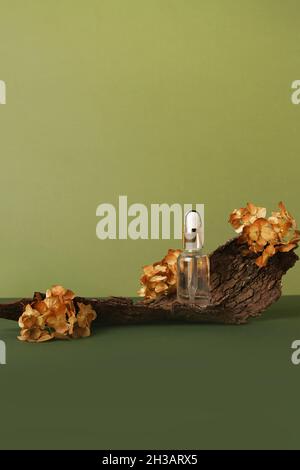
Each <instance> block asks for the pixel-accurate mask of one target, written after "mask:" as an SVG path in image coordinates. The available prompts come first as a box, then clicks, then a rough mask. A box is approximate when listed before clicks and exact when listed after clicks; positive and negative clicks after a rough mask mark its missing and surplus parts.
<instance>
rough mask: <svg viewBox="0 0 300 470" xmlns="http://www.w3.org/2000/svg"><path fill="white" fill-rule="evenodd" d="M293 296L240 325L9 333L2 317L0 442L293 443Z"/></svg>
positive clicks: (41, 445)
mask: <svg viewBox="0 0 300 470" xmlns="http://www.w3.org/2000/svg"><path fill="white" fill-rule="evenodd" d="M299 309H300V297H299V296H298V297H296V296H286V297H283V298H282V299H280V301H279V302H278V303H276V304H274V305H273V306H272V307H271V308H270V310H269V311H268V312H266V313H265V314H264V316H263V318H261V319H260V320H255V321H252V322H251V323H249V324H248V325H245V326H224V325H188V324H186V325H179V324H172V323H171V324H165V325H145V326H128V327H126V326H120V327H107V328H104V327H102V328H99V329H94V334H93V336H92V337H91V338H88V339H82V340H73V341H54V342H49V343H43V344H30V343H21V342H19V341H17V340H16V335H17V333H18V326H17V324H16V323H14V322H12V321H9V320H0V329H1V339H3V340H5V341H6V345H7V364H6V365H3V366H0V379H1V389H0V390H1V405H0V449H49V448H50V449H65V448H67V449H81V448H82V449H299V448H300V436H299V399H300V398H299V377H300V365H298V366H296V365H293V364H292V362H291V355H292V352H293V350H292V349H291V345H292V342H293V341H294V340H296V339H299V331H300V316H299Z"/></svg>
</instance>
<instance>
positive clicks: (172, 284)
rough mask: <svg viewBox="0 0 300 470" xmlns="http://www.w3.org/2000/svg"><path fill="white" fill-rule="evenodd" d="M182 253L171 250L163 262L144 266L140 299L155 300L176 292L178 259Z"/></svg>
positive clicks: (139, 293)
mask: <svg viewBox="0 0 300 470" xmlns="http://www.w3.org/2000/svg"><path fill="white" fill-rule="evenodd" d="M180 253H181V250H172V249H169V250H168V253H167V255H166V256H165V257H164V258H163V259H162V260H161V261H158V262H156V263H154V264H149V265H147V266H144V268H143V275H142V276H141V278H140V282H141V285H142V287H141V288H140V290H139V291H138V295H139V296H140V297H145V299H152V300H153V299H156V297H158V296H160V295H168V294H171V293H173V292H175V291H176V283H177V258H178V256H179V254H180Z"/></svg>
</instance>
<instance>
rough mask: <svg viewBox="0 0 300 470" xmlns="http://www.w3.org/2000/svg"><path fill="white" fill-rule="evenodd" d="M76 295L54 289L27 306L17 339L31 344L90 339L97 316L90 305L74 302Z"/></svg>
mask: <svg viewBox="0 0 300 470" xmlns="http://www.w3.org/2000/svg"><path fill="white" fill-rule="evenodd" d="M74 297H75V294H74V293H73V292H72V291H70V290H68V289H65V288H64V287H62V286H53V287H52V288H51V289H48V290H47V292H46V297H45V299H43V300H42V299H41V300H35V301H34V302H33V303H32V304H31V305H30V304H27V305H26V308H25V311H24V312H23V313H22V315H21V316H20V318H19V326H20V328H21V332H20V336H18V339H19V340H21V341H29V342H38V343H39V342H42V341H48V340H51V339H53V338H58V339H68V338H80V337H86V336H90V334H91V323H92V321H93V320H95V318H96V312H95V311H94V310H93V309H92V307H91V305H85V304H83V303H80V302H77V303H76V306H75V302H74V300H73V299H74Z"/></svg>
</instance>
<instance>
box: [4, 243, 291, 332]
mask: <svg viewBox="0 0 300 470" xmlns="http://www.w3.org/2000/svg"><path fill="white" fill-rule="evenodd" d="M244 248H245V246H243V245H240V244H239V243H238V240H237V238H234V239H233V240H230V241H228V242H227V243H226V244H225V245H223V246H220V247H219V248H217V249H216V250H215V251H214V252H213V253H212V254H211V255H210V264H211V296H212V301H211V304H210V305H209V306H207V307H199V306H197V305H190V304H181V303H179V302H177V300H176V296H164V297H161V298H158V299H156V300H154V301H144V300H142V301H138V302H136V301H134V300H132V299H131V298H127V297H107V298H87V297H85V298H84V297H76V298H75V302H76V301H79V302H83V303H90V304H92V306H93V308H94V309H95V310H96V312H97V320H96V321H97V323H99V324H102V325H129V324H145V323H156V322H164V321H165V322H168V321H182V322H194V323H201V322H203V323H204V322H205V323H228V324H241V323H245V322H246V321H247V320H248V319H249V318H250V317H257V316H259V315H260V314H261V313H262V312H263V311H264V310H265V309H266V308H267V307H269V306H270V305H271V304H272V303H274V302H276V300H278V299H279V297H280V296H281V278H282V276H283V275H284V274H285V273H286V272H287V270H288V269H290V268H291V267H292V266H293V265H294V264H295V262H296V261H297V260H298V259H299V258H298V256H297V255H296V254H295V253H294V251H290V252H287V253H280V252H278V253H277V254H276V255H275V256H273V257H272V258H270V259H269V261H268V264H267V266H266V267H264V268H258V267H257V265H256V264H255V258H256V255H254V254H250V255H247V256H244V255H243V254H242V253H243V250H244ZM35 295H36V294H35ZM32 300H33V299H28V298H26V299H21V300H19V301H17V302H14V303H10V304H0V318H7V319H11V320H17V319H18V318H19V316H20V315H21V313H22V312H23V310H24V306H25V305H26V304H27V303H29V302H32Z"/></svg>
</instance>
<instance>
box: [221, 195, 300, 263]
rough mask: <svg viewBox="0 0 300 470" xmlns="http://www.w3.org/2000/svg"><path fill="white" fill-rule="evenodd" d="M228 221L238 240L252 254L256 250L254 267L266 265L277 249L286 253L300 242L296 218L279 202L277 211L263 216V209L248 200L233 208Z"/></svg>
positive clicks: (264, 213)
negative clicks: (256, 255) (245, 244)
mask: <svg viewBox="0 0 300 470" xmlns="http://www.w3.org/2000/svg"><path fill="white" fill-rule="evenodd" d="M229 222H230V223H231V225H232V226H233V228H234V229H235V231H236V232H238V233H241V235H240V237H239V239H240V242H241V243H247V245H248V249H249V251H250V252H253V253H260V256H259V257H258V258H256V260H255V262H256V264H257V266H259V267H263V266H266V264H267V262H268V260H269V258H270V257H272V256H274V255H275V253H277V252H278V251H281V252H287V251H290V250H292V249H293V248H296V247H297V246H298V243H299V241H300V232H299V230H297V226H296V221H295V219H294V218H293V216H292V215H291V214H290V213H289V212H288V211H287V210H286V207H285V205H284V203H283V202H279V211H277V212H272V215H271V216H270V217H268V218H266V209H265V208H264V207H257V206H255V205H254V204H252V203H248V204H247V206H246V207H245V208H243V207H242V208H240V209H235V210H234V211H233V212H232V213H231V214H230V216H229Z"/></svg>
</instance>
